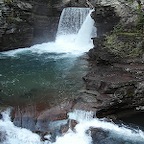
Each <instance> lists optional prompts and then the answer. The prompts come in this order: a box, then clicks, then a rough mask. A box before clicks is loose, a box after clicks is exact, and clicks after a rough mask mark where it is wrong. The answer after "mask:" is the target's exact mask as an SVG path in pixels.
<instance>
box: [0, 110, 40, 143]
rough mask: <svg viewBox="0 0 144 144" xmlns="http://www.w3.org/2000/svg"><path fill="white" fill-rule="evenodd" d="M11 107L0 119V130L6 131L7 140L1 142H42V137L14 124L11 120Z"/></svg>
mask: <svg viewBox="0 0 144 144" xmlns="http://www.w3.org/2000/svg"><path fill="white" fill-rule="evenodd" d="M9 114H10V109H8V110H7V111H5V112H3V113H2V115H3V119H2V120H0V132H2V133H4V135H5V137H6V140H4V142H1V144H42V142H41V141H40V137H39V136H38V135H37V134H34V133H32V132H31V131H29V130H27V129H24V128H23V129H22V128H18V127H16V126H14V124H13V123H12V122H11V121H10V116H9Z"/></svg>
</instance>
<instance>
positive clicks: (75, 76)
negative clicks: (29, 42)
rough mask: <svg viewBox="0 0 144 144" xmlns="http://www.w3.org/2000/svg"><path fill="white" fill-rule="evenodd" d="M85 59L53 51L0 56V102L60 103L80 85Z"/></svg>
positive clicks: (73, 95)
mask: <svg viewBox="0 0 144 144" xmlns="http://www.w3.org/2000/svg"><path fill="white" fill-rule="evenodd" d="M86 70H87V62H86V61H85V60H84V59H82V58H78V57H75V56H66V55H65V54H54V53H43V54H34V53H21V54H18V55H16V56H5V57H4V56H1V57H0V103H1V104H4V105H5V104H6V105H10V106H17V105H22V104H31V103H47V104H54V103H59V102H60V101H61V100H63V99H66V98H71V97H75V96H76V95H77V92H78V90H79V89H80V88H82V86H83V81H82V76H84V75H85V73H86Z"/></svg>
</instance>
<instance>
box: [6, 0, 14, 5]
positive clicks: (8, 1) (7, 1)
mask: <svg viewBox="0 0 144 144" xmlns="http://www.w3.org/2000/svg"><path fill="white" fill-rule="evenodd" d="M4 2H5V3H6V4H12V3H13V0H4Z"/></svg>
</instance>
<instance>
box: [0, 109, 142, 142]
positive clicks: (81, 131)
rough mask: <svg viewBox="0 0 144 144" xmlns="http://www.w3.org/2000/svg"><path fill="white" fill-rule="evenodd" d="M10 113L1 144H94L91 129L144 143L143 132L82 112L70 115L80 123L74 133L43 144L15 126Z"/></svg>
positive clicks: (3, 125) (1, 129) (5, 116)
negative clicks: (98, 129) (4, 138)
mask: <svg viewBox="0 0 144 144" xmlns="http://www.w3.org/2000/svg"><path fill="white" fill-rule="evenodd" d="M9 113H10V110H7V111H5V112H3V113H2V115H3V119H2V120H0V132H2V133H4V134H5V136H6V140H4V142H2V143H1V144H92V138H91V136H90V133H88V131H87V130H89V129H90V128H91V127H93V128H100V129H103V130H104V131H109V132H110V133H111V134H112V136H113V137H116V138H121V139H123V140H126V141H132V142H133V143H137V142H138V143H143V142H144V132H143V131H141V130H131V129H128V128H126V127H124V126H121V127H120V126H118V125H116V124H114V123H111V122H106V121H103V120H99V119H97V118H93V113H92V112H85V111H80V110H75V111H74V112H71V113H69V117H70V119H75V120H77V121H78V122H79V123H78V124H77V125H76V127H75V130H73V131H72V130H71V129H69V131H68V132H67V133H66V134H64V135H63V136H61V137H57V138H56V142H54V143H51V142H50V141H48V140H47V141H44V142H42V141H41V140H40V137H39V136H38V135H37V134H35V133H32V132H31V131H29V130H26V129H24V128H18V127H16V126H14V125H13V123H12V122H11V120H10V117H9ZM45 138H47V139H50V135H47V136H45Z"/></svg>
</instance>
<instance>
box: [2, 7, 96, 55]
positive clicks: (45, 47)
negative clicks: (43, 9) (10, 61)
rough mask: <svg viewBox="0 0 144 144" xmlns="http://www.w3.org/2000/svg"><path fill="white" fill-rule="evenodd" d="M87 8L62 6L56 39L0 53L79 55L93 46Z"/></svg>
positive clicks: (92, 29) (90, 22) (91, 27)
mask: <svg viewBox="0 0 144 144" xmlns="http://www.w3.org/2000/svg"><path fill="white" fill-rule="evenodd" d="M91 12H92V11H91V10H90V9H89V8H73V7H71V8H64V9H63V11H62V14H61V17H60V21H59V26H58V31H57V36H56V41H55V42H48V43H42V44H37V45H34V46H31V47H30V48H25V49H16V50H11V51H8V52H3V53H0V57H1V54H2V56H3V55H6V56H16V55H17V54H21V53H23V54H24V53H26V54H31V53H36V54H43V53H56V54H61V53H63V54H71V55H74V56H80V55H82V54H83V53H85V52H87V51H88V50H89V49H91V48H92V47H93V42H92V40H91V38H92V37H93V36H94V35H93V34H96V28H95V27H94V26H93V25H94V21H93V19H92V18H91V16H90V14H91Z"/></svg>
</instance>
